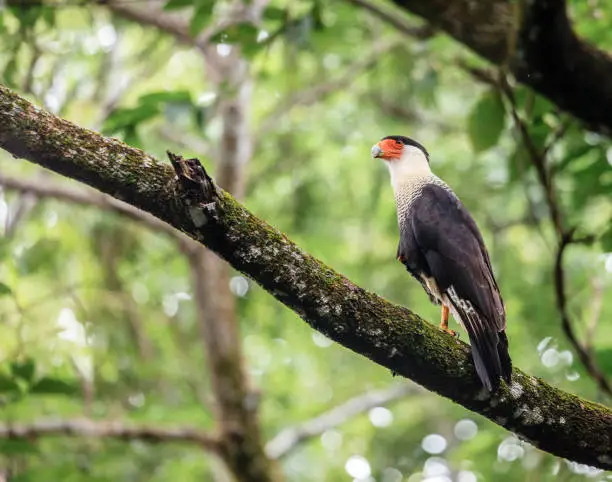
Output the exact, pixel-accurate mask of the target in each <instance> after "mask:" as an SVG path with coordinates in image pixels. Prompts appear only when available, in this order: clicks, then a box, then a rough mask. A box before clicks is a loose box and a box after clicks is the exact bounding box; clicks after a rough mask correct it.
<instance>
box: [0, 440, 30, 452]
mask: <svg viewBox="0 0 612 482" xmlns="http://www.w3.org/2000/svg"><path fill="white" fill-rule="evenodd" d="M36 451H37V448H36V445H35V444H32V443H31V442H29V441H28V440H25V439H9V440H2V441H0V453H2V454H12V455H15V454H27V453H30V454H31V453H36Z"/></svg>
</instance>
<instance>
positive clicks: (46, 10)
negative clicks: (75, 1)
mask: <svg viewBox="0 0 612 482" xmlns="http://www.w3.org/2000/svg"><path fill="white" fill-rule="evenodd" d="M55 10H56V9H55V8H53V7H43V10H42V19H43V20H44V22H45V23H46V24H47V26H48V27H49V28H54V27H55Z"/></svg>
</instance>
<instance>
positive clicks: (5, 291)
mask: <svg viewBox="0 0 612 482" xmlns="http://www.w3.org/2000/svg"><path fill="white" fill-rule="evenodd" d="M12 292H13V290H11V289H10V288H9V287H8V286H7V285H5V284H4V283H2V282H1V281H0V296H3V295H10V294H11V293H12Z"/></svg>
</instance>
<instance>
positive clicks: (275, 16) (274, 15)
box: [263, 7, 287, 20]
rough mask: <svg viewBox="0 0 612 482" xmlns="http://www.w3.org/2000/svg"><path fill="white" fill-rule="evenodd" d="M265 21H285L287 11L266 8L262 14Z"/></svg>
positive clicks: (277, 8)
mask: <svg viewBox="0 0 612 482" xmlns="http://www.w3.org/2000/svg"><path fill="white" fill-rule="evenodd" d="M263 17H264V18H265V19H266V20H285V19H286V18H287V10H285V9H283V8H279V7H268V8H266V9H265V11H264V13H263Z"/></svg>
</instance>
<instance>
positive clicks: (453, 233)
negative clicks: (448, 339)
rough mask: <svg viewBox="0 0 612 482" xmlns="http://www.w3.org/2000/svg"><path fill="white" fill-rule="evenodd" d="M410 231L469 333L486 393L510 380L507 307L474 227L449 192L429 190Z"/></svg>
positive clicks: (422, 197)
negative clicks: (505, 309)
mask: <svg viewBox="0 0 612 482" xmlns="http://www.w3.org/2000/svg"><path fill="white" fill-rule="evenodd" d="M411 227H412V232H413V234H414V238H415V239H416V242H417V243H418V245H419V248H420V250H421V253H422V255H423V257H424V258H425V260H426V261H427V265H428V271H429V272H430V273H431V276H433V278H434V279H435V280H436V283H437V284H438V287H439V289H440V292H442V293H445V294H446V295H447V296H448V297H449V299H450V301H451V303H452V305H453V308H454V309H455V311H456V312H457V313H458V314H459V316H460V318H461V321H462V323H463V325H464V326H465V329H466V330H467V332H468V336H469V338H470V343H471V345H472V353H473V355H474V362H475V365H476V370H477V372H478V374H479V376H480V378H481V380H482V381H483V383H484V384H485V386H487V388H489V389H491V388H492V387H494V386H496V385H497V384H498V382H499V377H500V376H501V377H503V378H505V379H507V380H508V379H509V377H510V374H511V371H512V368H511V362H510V357H509V355H508V343H507V339H506V335H505V329H506V316H505V311H504V305H503V301H502V298H501V294H500V293H499V289H498V287H497V283H496V281H495V278H494V276H493V270H492V268H491V263H490V260H489V255H488V253H487V250H486V247H485V245H484V241H483V239H482V236H481V234H480V232H479V230H478V227H477V226H476V223H475V222H474V220H473V219H472V217H471V216H470V214H469V213H468V212H467V210H466V209H465V207H464V206H463V205H462V204H461V202H460V201H459V199H458V198H457V197H456V196H455V195H454V194H453V193H452V192H450V191H448V190H446V189H444V188H443V187H441V186H437V185H433V184H430V185H427V186H425V187H424V188H423V191H422V193H421V195H420V196H418V197H417V198H416V199H415V200H414V204H413V206H412V216H411Z"/></svg>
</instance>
